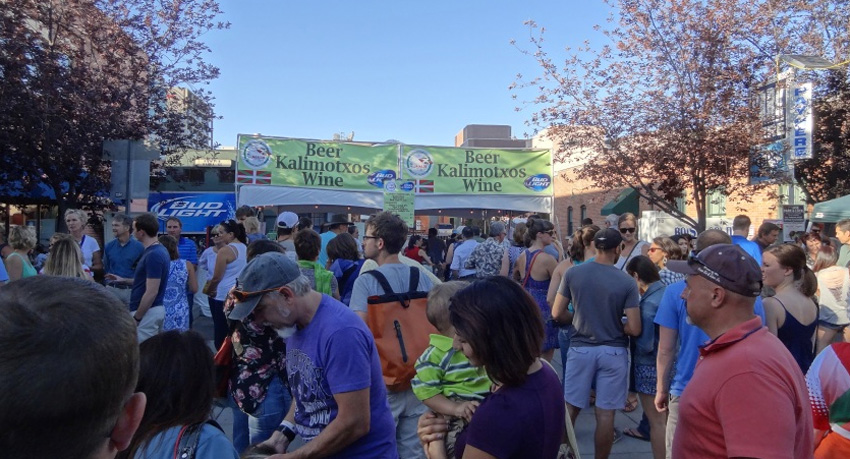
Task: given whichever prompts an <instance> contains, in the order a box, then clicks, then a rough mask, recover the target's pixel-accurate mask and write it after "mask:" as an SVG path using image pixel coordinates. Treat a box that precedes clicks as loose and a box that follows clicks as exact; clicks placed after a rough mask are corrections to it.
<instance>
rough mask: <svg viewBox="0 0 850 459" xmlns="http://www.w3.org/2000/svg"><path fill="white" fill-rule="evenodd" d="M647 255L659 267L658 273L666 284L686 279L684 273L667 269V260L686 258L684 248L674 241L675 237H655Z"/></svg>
mask: <svg viewBox="0 0 850 459" xmlns="http://www.w3.org/2000/svg"><path fill="white" fill-rule="evenodd" d="M647 256H648V257H649V259H650V260H652V263H653V264H655V267H656V268H658V275H659V276H660V277H661V282H663V283H664V285H670V284H672V283H674V282H678V281H680V280H684V279H685V275H684V274H679V273H674V272H673V271H670V270H669V269H667V262H668V261H669V260H684V259H685V257H684V256H683V255H682V248H681V247H679V244H676V243H675V242H673V239H670V238H669V237H666V236H658V237H656V238H654V239H653V240H652V244H650V245H649V250H647Z"/></svg>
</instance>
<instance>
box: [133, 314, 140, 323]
mask: <svg viewBox="0 0 850 459" xmlns="http://www.w3.org/2000/svg"><path fill="white" fill-rule="evenodd" d="M133 320H135V321H136V323H139V322H141V321H142V319H139V318H137V317H136V315H135V314H133Z"/></svg>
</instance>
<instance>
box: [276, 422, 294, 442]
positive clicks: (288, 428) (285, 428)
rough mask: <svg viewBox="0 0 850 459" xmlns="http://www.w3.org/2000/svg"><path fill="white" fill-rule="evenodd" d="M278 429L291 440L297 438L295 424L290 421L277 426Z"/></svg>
mask: <svg viewBox="0 0 850 459" xmlns="http://www.w3.org/2000/svg"><path fill="white" fill-rule="evenodd" d="M277 430H278V431H279V432H280V433H282V434H283V436H284V437H286V439H287V440H289V441H290V442H291V441H292V440H294V439H295V424H293V423H291V422H289V421H283V422H281V423H280V425H279V426H278V427H277Z"/></svg>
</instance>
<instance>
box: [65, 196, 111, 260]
mask: <svg viewBox="0 0 850 459" xmlns="http://www.w3.org/2000/svg"><path fill="white" fill-rule="evenodd" d="M88 220H89V216H88V215H86V213H85V212H83V211H82V210H80V209H68V210H66V211H65V226H67V227H68V234H70V235H71V236H72V237H73V238H74V241H76V242H77V244H79V245H80V251H82V252H83V264H84V265H86V266H88V267H89V268H90V269H91V270H92V271H97V270H99V269H103V262H102V260H101V256H102V252H101V251H100V244H98V243H97V240H96V239H95V238H93V237H91V236H86V235H85V234H83V232H85V229H86V224H87V223H88Z"/></svg>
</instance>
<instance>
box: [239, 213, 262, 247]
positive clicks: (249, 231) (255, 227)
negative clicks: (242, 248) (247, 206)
mask: <svg viewBox="0 0 850 459" xmlns="http://www.w3.org/2000/svg"><path fill="white" fill-rule="evenodd" d="M242 226H244V227H245V237H246V238H248V244H250V243H252V242H254V241H257V240H260V239H267V238H266V235H265V234H263V233H261V232H260V220H259V219H257V217H248V218H246V219H245V221H243V222H242Z"/></svg>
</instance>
